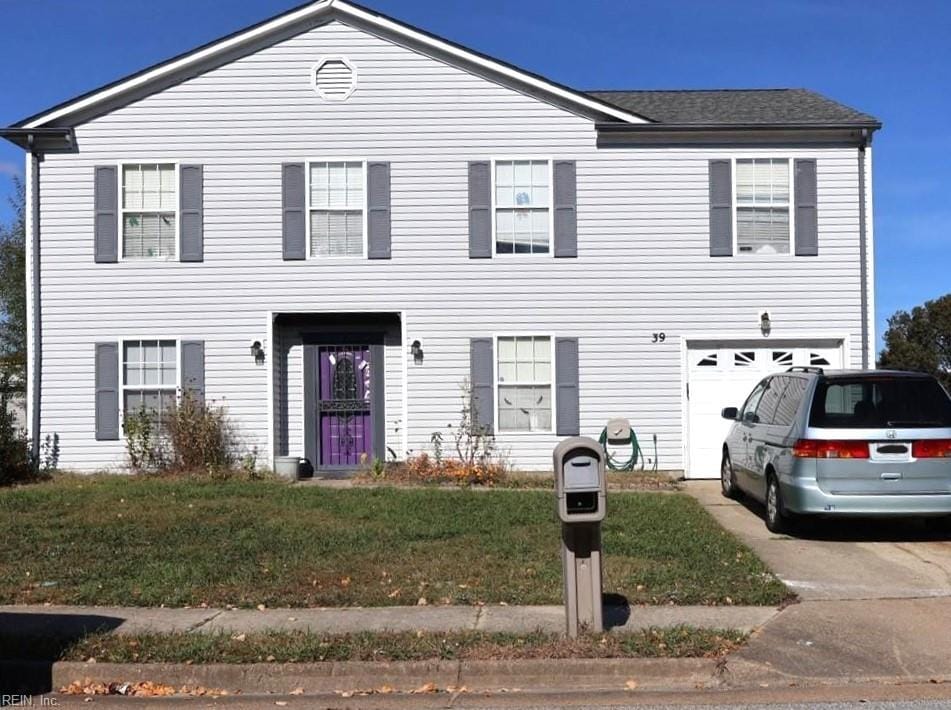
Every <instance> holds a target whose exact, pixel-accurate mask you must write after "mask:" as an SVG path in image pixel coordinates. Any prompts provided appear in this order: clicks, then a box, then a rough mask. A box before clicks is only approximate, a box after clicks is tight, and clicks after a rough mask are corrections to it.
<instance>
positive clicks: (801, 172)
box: [794, 160, 819, 256]
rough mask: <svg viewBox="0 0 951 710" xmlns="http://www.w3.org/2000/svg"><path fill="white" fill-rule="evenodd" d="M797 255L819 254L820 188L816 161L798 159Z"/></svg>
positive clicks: (796, 196) (796, 178)
mask: <svg viewBox="0 0 951 710" xmlns="http://www.w3.org/2000/svg"><path fill="white" fill-rule="evenodd" d="M794 168H795V184H794V188H795V192H796V195H795V199H796V256H818V255H819V215H818V188H817V185H816V161H815V160H796V161H795V163H794Z"/></svg>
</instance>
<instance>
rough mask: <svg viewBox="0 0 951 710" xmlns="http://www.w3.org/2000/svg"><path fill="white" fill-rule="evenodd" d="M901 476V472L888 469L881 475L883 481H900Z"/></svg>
mask: <svg viewBox="0 0 951 710" xmlns="http://www.w3.org/2000/svg"><path fill="white" fill-rule="evenodd" d="M901 477H902V476H901V474H900V473H890V472H888V471H886V472H885V473H883V474H882V475H881V479H882V480H883V481H900V480H901Z"/></svg>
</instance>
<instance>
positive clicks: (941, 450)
mask: <svg viewBox="0 0 951 710" xmlns="http://www.w3.org/2000/svg"><path fill="white" fill-rule="evenodd" d="M911 455H912V456H914V457H915V458H916V459H946V458H951V439H922V440H921V441H916V442H914V443H913V444H912V445H911Z"/></svg>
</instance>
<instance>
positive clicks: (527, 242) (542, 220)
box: [494, 160, 551, 254]
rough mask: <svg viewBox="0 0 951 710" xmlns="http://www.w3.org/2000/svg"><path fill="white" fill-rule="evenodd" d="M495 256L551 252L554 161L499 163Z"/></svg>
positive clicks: (497, 172)
mask: <svg viewBox="0 0 951 710" xmlns="http://www.w3.org/2000/svg"><path fill="white" fill-rule="evenodd" d="M494 171H495V215H494V218H495V253H496V254H548V253H549V252H550V251H551V161H548V160H497V161H495V168H494Z"/></svg>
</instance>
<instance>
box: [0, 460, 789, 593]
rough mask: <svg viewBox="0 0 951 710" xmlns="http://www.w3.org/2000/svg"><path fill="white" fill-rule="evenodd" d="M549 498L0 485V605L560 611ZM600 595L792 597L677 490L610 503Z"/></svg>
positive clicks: (224, 485)
mask: <svg viewBox="0 0 951 710" xmlns="http://www.w3.org/2000/svg"><path fill="white" fill-rule="evenodd" d="M552 498H553V496H552V494H551V493H548V492H545V491H509V490H499V491H489V492H481V491H468V490H433V489H399V488H379V489H351V490H331V489H326V488H320V487H291V486H288V485H285V484H282V483H279V482H271V481H265V482H211V481H205V482H196V481H187V480H180V479H179V480H175V479H146V478H120V477H116V476H113V477H98V478H95V479H82V478H78V477H63V478H62V479H60V480H57V481H55V482H53V483H47V484H42V485H34V486H25V487H21V488H14V489H5V490H0V603H6V604H10V603H17V604H26V603H33V604H35V603H44V602H51V603H63V604H100V605H109V604H117V605H137V606H158V605H160V604H164V605H167V606H188V605H190V606H198V605H201V604H207V605H209V606H224V605H229V604H230V605H235V606H256V605H258V604H266V605H267V606H270V607H274V606H322V605H325V606H344V605H360V606H389V605H403V604H416V603H417V601H418V600H419V599H420V598H425V599H426V600H427V601H428V603H430V604H445V603H452V604H476V603H489V604H491V603H499V602H506V603H509V604H558V603H560V602H561V562H560V557H559V529H558V523H557V522H556V521H555V519H554V512H553V511H554V501H553V499H552ZM603 540H604V550H605V559H604V569H605V591H606V592H613V593H617V594H621V595H624V596H625V597H627V599H628V600H629V601H630V602H631V603H632V604H636V603H648V604H651V603H654V604H662V603H669V602H672V603H675V604H730V603H733V604H776V603H779V602H780V601H782V600H783V599H784V598H785V597H786V596H787V595H788V592H787V591H786V590H785V588H784V587H783V585H782V584H781V583H780V582H779V581H778V580H777V579H776V578H775V577H774V576H773V575H772V574H770V573H769V571H768V570H767V568H766V567H765V566H764V565H763V563H762V562H761V561H760V560H759V559H758V558H757V557H756V556H755V555H754V554H753V553H752V552H751V551H750V550H749V549H748V548H746V547H745V546H743V545H742V544H740V543H739V542H738V541H737V540H736V539H735V538H734V537H733V536H732V535H730V534H729V533H727V532H726V531H724V530H723V529H722V528H721V527H720V526H719V525H718V524H717V523H716V522H715V521H714V520H713V519H712V518H711V517H710V516H709V515H708V514H707V513H706V512H705V511H704V510H703V509H702V508H701V507H700V505H699V504H698V503H697V502H696V501H694V500H693V499H692V498H690V497H689V496H687V495H684V494H681V493H646V492H638V493H623V494H622V493H617V494H614V495H612V496H610V497H609V500H608V517H607V521H606V523H605V525H604V538H603Z"/></svg>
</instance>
